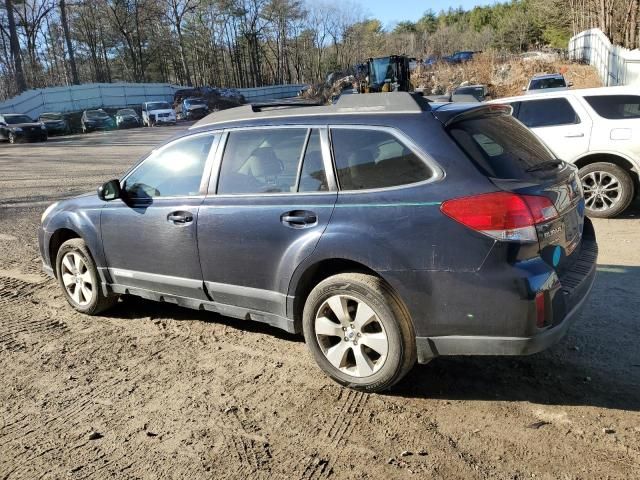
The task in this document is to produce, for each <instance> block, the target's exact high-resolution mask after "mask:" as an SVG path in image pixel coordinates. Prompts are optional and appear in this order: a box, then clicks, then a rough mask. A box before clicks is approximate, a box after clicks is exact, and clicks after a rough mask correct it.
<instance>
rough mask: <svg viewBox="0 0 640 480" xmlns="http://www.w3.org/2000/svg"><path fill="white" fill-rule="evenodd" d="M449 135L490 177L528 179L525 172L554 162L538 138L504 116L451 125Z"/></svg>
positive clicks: (551, 155)
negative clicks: (545, 163)
mask: <svg viewBox="0 0 640 480" xmlns="http://www.w3.org/2000/svg"><path fill="white" fill-rule="evenodd" d="M449 133H450V134H451V136H452V137H453V139H454V140H455V141H456V143H457V144H458V145H459V146H460V148H462V150H464V152H465V153H466V154H467V155H468V156H469V158H470V159H471V160H472V161H473V162H474V163H475V164H476V166H477V167H478V168H479V169H480V170H481V171H482V172H484V173H485V174H486V175H487V176H488V177H492V178H499V179H505V180H506V179H523V178H531V177H532V175H533V174H532V173H531V172H528V171H527V170H528V169H530V168H531V167H534V166H536V165H538V164H540V163H543V162H549V161H552V160H554V159H555V157H554V155H553V154H552V153H551V152H550V151H549V149H548V148H547V147H546V146H545V145H544V144H543V143H542V142H541V141H540V140H539V139H538V137H536V136H535V135H534V134H533V133H531V132H530V131H529V130H528V129H527V128H526V127H525V126H524V125H522V124H521V123H520V122H518V121H517V120H516V119H514V118H513V117H511V116H507V115H501V116H490V117H489V116H487V117H479V118H473V119H469V120H464V121H462V122H458V123H456V124H454V125H452V126H451V128H450V129H449ZM538 175H539V174H538Z"/></svg>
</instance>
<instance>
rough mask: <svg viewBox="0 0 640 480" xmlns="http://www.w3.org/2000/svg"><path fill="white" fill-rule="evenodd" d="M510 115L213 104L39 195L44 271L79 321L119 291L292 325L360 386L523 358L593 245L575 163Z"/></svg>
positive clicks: (384, 101)
mask: <svg viewBox="0 0 640 480" xmlns="http://www.w3.org/2000/svg"><path fill="white" fill-rule="evenodd" d="M510 113H511V109H510V107H507V106H502V105H481V104H468V105H465V104H448V105H442V104H430V103H428V102H426V101H425V100H424V99H422V98H421V97H415V96H412V95H411V94H408V93H382V94H375V95H349V96H346V97H344V98H341V99H340V100H339V102H338V103H337V104H336V105H332V106H316V107H308V106H307V107H293V106H291V107H282V106H275V105H272V106H262V107H260V106H256V105H253V106H251V105H247V106H243V107H239V108H236V109H232V110H226V111H223V112H218V113H214V114H212V115H209V116H208V117H206V118H204V119H203V120H201V121H200V122H198V123H197V124H195V125H194V126H193V127H191V128H190V129H189V130H188V131H187V133H186V134H184V135H183V136H181V137H180V138H176V139H173V140H171V141H169V142H168V143H166V144H165V145H163V146H161V147H159V148H158V149H156V150H154V151H153V152H152V153H151V154H149V155H148V156H147V157H146V158H143V159H142V160H141V161H140V162H139V163H138V164H136V165H135V166H134V167H133V168H132V169H131V170H130V171H129V172H127V173H126V174H124V175H123V176H122V178H121V179H119V180H111V181H108V182H106V183H105V184H104V185H102V186H101V187H100V188H99V189H98V192H97V195H96V194H95V193H94V194H87V195H83V196H80V197H77V198H73V199H70V200H66V201H62V202H59V203H56V204H53V205H51V206H50V207H49V208H47V210H46V211H45V212H44V214H43V216H42V226H41V227H40V229H39V243H40V250H41V254H42V258H43V261H44V268H45V270H46V271H47V272H48V273H49V274H51V275H55V276H56V277H57V279H58V281H59V284H60V287H61V288H62V291H63V292H64V294H65V295H66V298H67V300H68V301H69V303H70V304H71V306H72V307H73V308H75V309H76V310H78V311H80V312H84V313H87V314H90V315H94V314H97V313H99V312H102V311H104V310H105V309H106V308H108V307H110V306H112V305H113V304H114V303H115V302H116V301H117V297H118V295H120V294H130V295H137V296H141V297H144V298H148V299H153V300H158V301H161V302H171V303H175V304H178V305H182V306H184V307H190V308H196V309H201V310H207V311H211V312H218V313H220V314H223V315H228V316H230V317H236V318H241V319H249V320H255V321H261V322H266V323H268V324H270V325H273V326H275V327H279V328H282V329H284V330H286V331H288V332H295V333H303V334H304V338H305V340H306V343H307V345H308V347H309V349H310V351H311V354H312V356H313V358H314V359H315V361H316V362H317V363H318V365H319V366H320V368H321V369H322V370H323V371H324V372H325V373H327V374H328V375H329V376H330V377H332V378H333V379H335V380H336V381H338V382H340V383H341V384H343V385H348V386H350V387H352V388H356V389H361V390H366V391H379V390H383V389H386V388H389V387H390V386H392V385H393V384H394V383H396V382H397V381H398V380H400V379H401V378H402V377H403V376H404V375H405V374H406V373H407V372H408V371H409V370H410V369H411V367H412V366H413V365H414V363H415V362H416V360H417V361H418V362H420V363H426V362H428V361H429V360H430V359H432V358H434V357H436V356H438V355H522V354H530V353H534V352H538V351H540V350H542V349H544V348H546V347H548V346H550V345H551V344H552V343H553V342H555V341H556V340H558V339H559V338H560V337H561V336H562V335H563V334H564V333H565V332H566V330H567V328H568V327H569V325H570V324H571V323H572V322H573V321H574V319H575V318H576V317H577V315H578V313H579V311H580V309H581V306H582V305H583V304H584V302H585V299H586V297H587V295H588V293H589V290H590V289H591V286H592V283H593V280H594V276H595V264H596V256H597V246H596V241H595V236H594V230H593V228H592V225H591V223H590V221H589V220H588V219H587V218H585V216H584V200H583V196H582V191H581V187H580V182H579V180H578V178H577V173H576V169H575V167H573V166H571V165H569V164H567V163H564V162H561V161H559V160H556V159H555V158H554V157H553V155H552V154H551V153H550V152H549V150H548V149H547V148H546V147H545V146H544V145H543V144H542V143H541V142H540V141H539V140H538V139H537V138H536V137H535V136H534V135H533V134H532V133H530V132H529V130H527V128H526V127H524V126H523V125H522V124H521V123H520V122H519V121H518V120H516V119H515V118H513V117H512V116H511V115H510ZM283 348H286V347H285V346H284V345H283Z"/></svg>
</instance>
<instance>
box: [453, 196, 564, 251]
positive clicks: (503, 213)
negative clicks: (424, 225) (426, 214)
mask: <svg viewBox="0 0 640 480" xmlns="http://www.w3.org/2000/svg"><path fill="white" fill-rule="evenodd" d="M440 210H441V211H442V213H444V214H445V215H447V216H449V217H451V218H453V219H454V220H455V221H457V222H460V223H462V224H463V225H465V226H467V227H469V228H471V229H473V230H476V231H477V232H481V233H484V234H485V235H488V236H490V237H493V238H497V239H498V240H510V241H525V242H527V241H528V242H533V241H536V240H537V238H538V237H537V235H536V230H535V225H536V224H538V223H541V222H544V221H548V220H551V219H553V218H555V217H557V216H558V212H557V211H556V209H555V207H554V206H553V203H552V202H551V200H549V199H548V198H546V197H538V196H533V195H517V194H515V193H511V192H494V193H485V194H482V195H474V196H472V197H462V198H454V199H452V200H447V201H446V202H444V203H443V204H442V205H441V207H440Z"/></svg>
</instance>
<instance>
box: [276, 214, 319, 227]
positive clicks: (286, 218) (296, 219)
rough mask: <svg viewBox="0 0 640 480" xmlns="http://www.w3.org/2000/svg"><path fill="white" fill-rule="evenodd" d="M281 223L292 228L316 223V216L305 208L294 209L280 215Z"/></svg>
mask: <svg viewBox="0 0 640 480" xmlns="http://www.w3.org/2000/svg"><path fill="white" fill-rule="evenodd" d="M280 220H281V221H282V223H284V224H285V225H287V226H288V227H292V228H304V227H309V226H313V225H315V224H316V223H318V216H317V215H316V214H315V213H314V212H309V211H307V210H294V211H292V212H286V213H283V214H282V215H281V216H280Z"/></svg>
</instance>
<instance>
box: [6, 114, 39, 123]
mask: <svg viewBox="0 0 640 480" xmlns="http://www.w3.org/2000/svg"><path fill="white" fill-rule="evenodd" d="M4 121H5V122H7V123H8V124H9V125H16V124H18V123H33V120H32V119H31V118H30V117H27V116H26V115H5V117H4Z"/></svg>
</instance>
